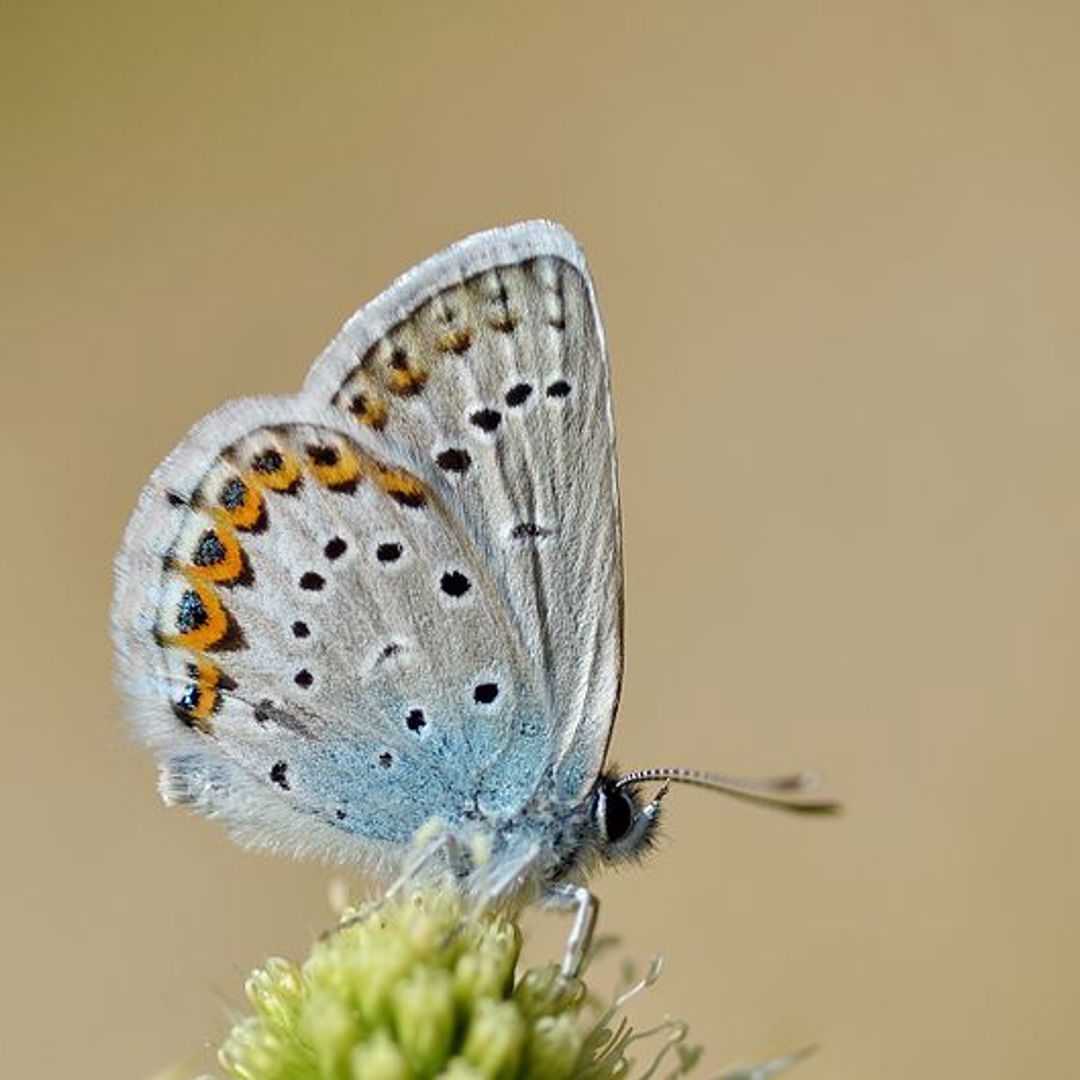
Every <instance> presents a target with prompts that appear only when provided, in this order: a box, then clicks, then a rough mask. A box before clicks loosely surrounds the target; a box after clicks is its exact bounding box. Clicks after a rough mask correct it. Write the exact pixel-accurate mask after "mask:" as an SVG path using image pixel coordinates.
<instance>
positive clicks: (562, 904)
mask: <svg viewBox="0 0 1080 1080" xmlns="http://www.w3.org/2000/svg"><path fill="white" fill-rule="evenodd" d="M548 900H549V901H550V902H551V904H552V906H553V907H556V908H559V909H560V910H562V911H573V913H574V923H573V925H572V926H571V927H570V936H569V937H568V938H567V939H566V949H565V950H564V951H563V959H562V973H563V975H564V976H566V978H568V979H574V978H577V975H578V973H579V972H580V971H581V969H582V967H583V965H584V963H585V957H586V956H587V955H588V952H589V947H590V946H591V945H592V939H593V931H594V930H595V929H596V916H597V914H598V913H599V911H600V901H599V900H597V899H596V897H595V896H593V894H592V893H591V892H589V890H588V889H587V888H585V886H584V885H569V884H566V885H556V886H555V887H554V888H553V889H552V890H551V892H550V893H548Z"/></svg>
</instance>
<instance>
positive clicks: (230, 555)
mask: <svg viewBox="0 0 1080 1080" xmlns="http://www.w3.org/2000/svg"><path fill="white" fill-rule="evenodd" d="M214 518H215V520H216V525H215V528H214V536H216V537H217V539H218V542H219V543H220V544H221V546H222V547H223V548H224V549H225V557H224V558H223V559H222V560H221V561H220V562H216V563H214V564H213V565H212V566H195V565H194V564H191V565H189V566H187V567H186V568H185V569H186V570H187V572H188V574H189V576H191V575H194V576H195V577H197V578H201V579H202V580H203V581H220V582H233V581H236V579H237V578H239V577H240V575H241V574H242V573H243V572H244V552H243V549H242V548H241V547H240V541H239V540H238V539H237V536H236V533H235V532H233V529H232V524H231V523H230V520H229V515H228V513H227V512H226V511H225V510H221V509H215V510H214Z"/></svg>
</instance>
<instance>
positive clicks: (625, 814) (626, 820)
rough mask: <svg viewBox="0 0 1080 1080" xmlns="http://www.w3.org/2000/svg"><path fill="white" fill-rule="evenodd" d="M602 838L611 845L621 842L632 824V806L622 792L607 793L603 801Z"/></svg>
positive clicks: (631, 802)
mask: <svg viewBox="0 0 1080 1080" xmlns="http://www.w3.org/2000/svg"><path fill="white" fill-rule="evenodd" d="M603 814H604V838H605V839H606V840H607V842H608V843H609V844H610V843H613V842H614V841H616V840H621V839H622V838H623V837H624V836H625V835H626V834H627V833H628V832H629V831H630V826H631V825H632V824H633V823H634V804H633V801H632V800H631V798H630V796H629V795H627V794H626V792H624V791H609V792H607V793H606V797H605V798H604V801H603Z"/></svg>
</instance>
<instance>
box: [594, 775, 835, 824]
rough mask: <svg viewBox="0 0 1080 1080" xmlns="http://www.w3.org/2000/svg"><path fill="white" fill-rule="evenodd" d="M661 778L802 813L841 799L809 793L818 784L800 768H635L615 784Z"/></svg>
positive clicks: (826, 808)
mask: <svg viewBox="0 0 1080 1080" xmlns="http://www.w3.org/2000/svg"><path fill="white" fill-rule="evenodd" d="M653 780H663V781H666V782H671V783H676V784H693V785H694V786H695V787H703V788H708V789H709V790H710V791H719V792H722V793H723V794H724V795H733V796H734V797H735V798H737V799H746V800H747V801H748V802H755V803H761V804H763V805H765V806H771V807H775V808H776V809H778V810H793V811H795V812H796V813H803V814H836V813H839V811H840V803H839V802H838V801H837V800H836V799H830V798H828V797H827V796H824V795H814V794H811V793H812V792H813V791H814V790H815V789H816V788H817V786H818V781H817V777H816V776H814V774H813V773H807V772H801V773H794V774H792V775H791V776H772V777H765V778H762V779H749V778H746V777H740V776H728V775H727V774H725V773H714V772H704V771H702V770H701V769H683V768H678V767H676V768H658V769H638V770H636V771H635V772H630V773H627V774H626V775H625V776H620V777H619V778H618V780H616V781H615V787H616V788H621V787H629V786H632V785H634V784H647V783H649V782H650V781H653Z"/></svg>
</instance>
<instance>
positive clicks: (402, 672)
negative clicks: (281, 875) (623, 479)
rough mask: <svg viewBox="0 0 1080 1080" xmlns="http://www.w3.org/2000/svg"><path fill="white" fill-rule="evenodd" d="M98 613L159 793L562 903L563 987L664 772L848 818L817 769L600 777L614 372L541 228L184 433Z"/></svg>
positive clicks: (407, 873) (612, 580)
mask: <svg viewBox="0 0 1080 1080" xmlns="http://www.w3.org/2000/svg"><path fill="white" fill-rule="evenodd" d="M112 615H113V628H114V638H115V643H116V649H117V654H118V664H119V669H120V672H121V678H122V682H123V685H124V687H125V689H126V692H127V696H128V698H129V700H130V704H131V713H132V716H133V719H134V723H135V727H136V729H137V731H138V733H139V734H140V736H141V737H142V738H143V739H144V740H145V742H147V743H148V744H149V745H150V747H151V748H152V749H153V750H154V752H155V753H156V755H157V757H158V761H159V765H160V782H159V788H160V792H161V795H162V796H163V798H164V800H165V801H166V802H167V803H169V804H182V805H186V806H189V807H191V808H193V809H194V810H196V811H198V812H200V813H203V814H206V815H208V816H210V817H212V818H218V819H220V820H221V821H222V822H224V823H225V824H226V825H227V826H228V828H229V829H230V830H231V832H232V833H233V834H234V836H235V837H236V838H237V839H239V840H240V841H241V842H243V843H245V844H249V845H256V846H261V847H265V848H272V849H276V850H280V851H285V852H290V853H294V854H299V855H317V856H322V857H325V858H328V859H331V860H335V861H338V862H343V863H347V864H351V865H359V866H362V867H364V868H365V869H367V870H368V871H369V872H371V873H374V874H376V875H381V876H383V877H385V878H388V879H392V878H393V877H394V876H395V875H397V876H398V879H399V880H402V875H404V877H405V878H406V879H409V880H411V879H414V878H418V877H421V876H422V875H423V873H424V872H429V871H430V869H431V867H432V866H433V865H436V864H437V865H439V866H441V867H443V868H444V869H445V868H447V867H448V868H449V871H450V872H451V873H452V876H453V879H454V880H455V881H457V882H459V883H460V885H461V886H462V888H463V890H464V891H466V892H467V893H468V892H471V893H483V894H484V895H486V896H494V897H499V896H504V895H505V896H508V895H511V894H513V895H518V894H521V895H525V894H528V895H530V896H539V897H540V898H541V899H543V900H546V901H547V902H549V903H551V904H554V905H556V906H563V907H567V908H570V909H573V910H574V911H575V912H576V919H575V921H574V928H573V930H572V931H571V935H570V940H569V942H568V946H567V955H566V957H565V959H564V970H565V971H566V972H567V973H568V974H572V973H574V972H575V971H576V970H577V969H578V967H579V966H580V964H581V962H582V958H583V957H584V955H585V951H586V949H587V947H588V943H589V937H590V935H591V930H592V925H593V921H594V919H595V915H596V900H595V898H594V897H593V895H592V893H591V892H590V891H589V890H588V889H587V887H586V886H585V884H584V881H585V879H586V877H587V875H588V872H589V871H590V870H592V869H593V868H595V866H596V865H597V864H599V863H612V862H618V861H620V860H625V859H629V858H633V857H635V856H637V855H640V854H641V853H642V852H644V851H646V850H647V849H648V847H649V844H650V841H651V840H652V839H653V837H654V835H655V830H656V827H657V823H658V820H659V816H660V802H661V799H662V798H663V796H664V794H665V793H666V791H667V787H668V785H669V784H670V783H671V782H673V781H674V782H685V783H690V784H697V785H700V786H704V787H708V788H712V789H714V790H719V791H724V792H728V793H730V794H734V795H737V796H741V797H744V798H748V799H751V800H757V801H762V802H766V803H770V804H774V805H779V806H786V807H790V808H793V809H800V810H829V809H832V808H833V806H834V804H832V803H831V802H830V801H829V800H827V799H823V798H817V797H815V796H813V795H811V794H810V793H809V792H808V783H807V780H806V778H805V776H803V775H797V776H792V777H780V778H777V779H773V780H762V781H751V780H740V779H737V778H733V777H729V776H725V775H721V774H715V773H706V772H702V771H699V770H694V769H681V768H651V769H643V770H637V771H634V772H629V773H624V774H619V773H618V772H617V771H616V770H614V769H611V768H606V767H605V758H606V755H607V748H608V742H609V739H610V737H611V731H612V726H613V721H614V716H615V710H616V705H617V702H618V697H619V686H620V679H621V668H622V564H621V546H620V521H619V498H618V482H617V469H616V457H615V440H614V425H613V418H612V402H611V392H610V385H609V369H608V362H607V354H606V350H605V345H604V332H603V328H602V325H601V321H600V315H599V311H598V308H597V302H596V295H595V291H594V287H593V283H592V279H591V277H590V275H589V271H588V268H587V265H586V262H585V258H584V256H583V254H582V251H581V249H580V247H579V246H578V244H577V243H576V242H575V240H574V239H573V237H572V236H571V235H570V234H569V233H568V232H567V231H566V230H565V229H563V228H561V227H560V226H558V225H555V224H552V223H549V222H544V221H529V222H524V223H521V224H517V225H512V226H509V227H506V228H500V229H495V230H492V231H489V232H483V233H478V234H476V235H474V236H471V237H469V238H467V239H465V240H463V241H461V242H459V243H457V244H455V245H453V246H452V247H450V248H448V249H446V250H445V251H443V252H442V253H440V254H438V255H435V256H434V257H432V258H430V259H428V260H427V261H426V262H423V263H421V264H420V265H419V266H417V267H415V268H414V269H413V270H411V271H409V272H408V273H406V274H405V275H404V276H402V277H400V278H399V279H398V280H397V281H396V282H395V283H394V284H393V285H392V286H391V287H390V288H389V289H388V290H387V291H386V292H384V293H383V294H382V295H381V296H379V297H378V298H377V299H375V300H373V301H372V302H371V303H369V304H368V305H367V306H365V307H363V308H362V309H361V310H360V311H359V312H357V313H356V314H355V315H354V316H353V317H352V318H350V319H349V320H348V322H346V324H345V326H344V327H343V329H342V330H341V332H340V333H339V334H338V336H337V337H336V338H335V339H334V340H333V341H332V342H331V343H330V345H329V346H328V347H327V348H326V350H325V351H324V352H323V353H322V355H321V356H319V357H318V359H317V360H316V361H315V363H314V365H313V366H312V368H311V370H310V372H309V373H308V376H307V379H306V381H305V383H304V386H303V389H302V390H301V392H300V393H299V394H296V395H294V396H292V397H254V398H247V399H243V400H238V401H232V402H229V403H228V404H226V405H224V406H222V407H221V408H219V409H218V410H217V411H215V412H213V413H211V414H210V415H209V416H207V417H206V418H205V419H203V420H201V421H200V422H199V423H197V424H196V425H195V426H194V427H193V428H192V429H191V431H190V432H189V433H188V435H187V436H186V437H185V438H184V440H183V441H182V442H181V443H180V444H179V446H177V447H176V449H175V450H174V451H173V452H172V453H171V454H169V456H168V457H167V458H166V459H165V461H164V462H162V464H161V465H160V466H159V467H158V468H157V470H156V471H155V472H154V473H153V475H152V477H151V479H150V481H149V483H148V484H147V486H146V488H145V489H144V491H143V492H142V495H141V496H140V498H139V501H138V505H137V507H136V509H135V511H134V514H133V515H132V518H131V521H130V523H129V525H128V528H127V532H126V535H125V539H124V542H123V547H122V550H121V552H120V554H119V556H118V558H117V563H116V587H115V597H114V603H113V613H112ZM652 783H656V784H658V785H662V786H660V787H659V790H658V791H657V792H656V794H654V795H653V797H652V798H651V799H648V800H647V801H646V800H645V799H644V798H643V796H642V795H641V792H642V790H643V788H644V787H645V786H646V785H648V784H652ZM418 836H419V837H420V838H421V840H420V841H419V842H418V841H417V840H416V838H417V837H418ZM418 852H419V855H418ZM425 868H427V871H425Z"/></svg>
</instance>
